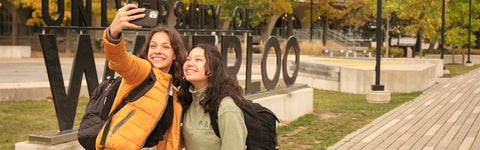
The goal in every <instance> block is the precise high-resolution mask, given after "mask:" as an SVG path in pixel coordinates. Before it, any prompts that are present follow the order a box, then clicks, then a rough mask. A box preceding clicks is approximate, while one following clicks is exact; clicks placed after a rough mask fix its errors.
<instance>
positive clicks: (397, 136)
mask: <svg viewBox="0 0 480 150" xmlns="http://www.w3.org/2000/svg"><path fill="white" fill-rule="evenodd" d="M479 113H480V69H477V70H474V71H471V72H469V73H467V74H464V75H462V76H458V77H455V78H450V79H447V80H442V81H441V82H439V83H438V84H435V85H433V86H432V87H431V88H429V89H427V90H426V91H425V92H423V94H421V95H420V96H419V97H417V98H416V99H414V100H412V101H410V102H407V103H405V104H403V105H401V106H399V107H397V108H395V109H393V110H392V111H390V112H388V113H386V114H384V115H382V116H381V117H379V118H377V119H376V120H374V121H373V122H372V123H371V124H369V125H367V126H365V127H363V128H361V129H359V130H357V131H355V132H353V133H351V134H349V135H347V136H346V137H344V139H342V140H341V141H340V142H338V143H336V144H335V145H333V146H331V147H329V148H328V149H348V150H352V149H353V150H356V149H366V150H372V149H378V150H386V149H395V150H396V149H414V150H416V149H424V150H430V149H435V150H437V149H449V150H450V149H451V150H463V149H480V132H479V131H480V115H479Z"/></svg>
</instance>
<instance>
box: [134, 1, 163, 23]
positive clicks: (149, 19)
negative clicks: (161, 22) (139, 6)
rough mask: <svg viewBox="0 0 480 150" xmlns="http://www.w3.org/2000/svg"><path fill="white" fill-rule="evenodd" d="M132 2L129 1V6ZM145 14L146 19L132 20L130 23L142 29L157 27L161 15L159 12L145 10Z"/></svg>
mask: <svg viewBox="0 0 480 150" xmlns="http://www.w3.org/2000/svg"><path fill="white" fill-rule="evenodd" d="M130 1H131V0H127V4H130ZM143 13H144V14H145V17H144V18H140V19H135V20H132V21H130V23H133V24H136V25H139V26H142V27H153V26H156V25H157V22H158V15H159V12H158V10H154V9H145V11H144V12H143ZM134 15H138V14H134Z"/></svg>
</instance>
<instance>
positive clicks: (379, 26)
mask: <svg viewBox="0 0 480 150" xmlns="http://www.w3.org/2000/svg"><path fill="white" fill-rule="evenodd" d="M381 35H382V0H377V50H376V51H377V52H376V64H375V85H372V91H384V90H385V87H384V86H383V85H380V55H381V51H382V36H381Z"/></svg>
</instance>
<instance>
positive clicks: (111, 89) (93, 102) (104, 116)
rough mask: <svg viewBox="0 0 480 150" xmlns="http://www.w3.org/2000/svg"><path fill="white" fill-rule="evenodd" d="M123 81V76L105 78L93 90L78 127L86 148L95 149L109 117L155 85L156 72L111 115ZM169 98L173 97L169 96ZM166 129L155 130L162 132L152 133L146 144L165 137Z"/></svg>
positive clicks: (135, 89) (152, 144)
mask: <svg viewBox="0 0 480 150" xmlns="http://www.w3.org/2000/svg"><path fill="white" fill-rule="evenodd" d="M121 81H122V78H121V77H116V78H114V79H107V80H104V81H102V82H101V83H100V84H99V85H98V86H97V87H96V88H95V90H94V91H93V93H92V96H91V97H90V101H89V102H88V104H87V107H86V109H85V114H84V116H83V118H82V120H81V122H80V126H79V128H78V142H79V143H80V145H82V147H83V148H85V149H86V150H94V149H95V142H96V139H97V135H99V132H100V130H101V129H102V127H103V125H104V124H105V123H107V125H106V127H105V129H106V131H108V128H109V121H108V122H107V120H110V119H109V118H111V116H113V114H115V113H116V112H118V111H119V110H120V109H121V108H122V107H123V106H125V104H127V103H128V102H133V101H135V100H137V99H138V98H140V97H142V96H143V95H144V94H145V93H147V92H148V91H149V90H150V89H151V88H152V87H153V85H154V83H155V74H154V73H153V72H152V71H151V72H150V74H149V75H148V76H147V78H146V79H145V80H144V81H143V82H142V83H141V84H140V85H139V86H137V87H135V88H134V89H133V90H132V91H131V92H130V93H129V94H128V95H127V97H125V98H124V99H123V100H122V102H121V103H120V104H119V105H118V107H116V108H115V109H114V111H113V112H112V115H110V116H109V112H110V109H111V108H112V105H113V101H114V100H115V96H116V95H117V91H118V88H119V86H120V82H121ZM169 99H171V98H170V97H169ZM170 103H171V100H169V104H168V105H167V107H171V104H170ZM157 127H158V124H157ZM165 131H166V129H164V130H154V131H153V132H152V133H156V132H161V134H160V133H158V134H151V135H150V136H149V137H148V139H147V141H146V144H145V146H154V145H155V144H156V143H158V141H159V140H162V139H163V133H164V132H165ZM104 134H105V133H103V134H102V135H103V136H104ZM159 136H161V137H159ZM102 139H103V137H102ZM152 140H154V142H152ZM149 143H151V144H149Z"/></svg>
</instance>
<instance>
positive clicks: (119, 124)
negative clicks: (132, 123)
mask: <svg viewBox="0 0 480 150" xmlns="http://www.w3.org/2000/svg"><path fill="white" fill-rule="evenodd" d="M133 114H135V110H131V111H130V112H128V114H127V116H125V117H124V118H123V119H122V120H120V122H118V124H116V125H115V127H113V129H112V134H115V132H116V131H117V130H118V129H119V128H120V127H122V126H123V125H124V124H125V123H126V122H127V121H128V120H129V119H130V118H132V116H133Z"/></svg>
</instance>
